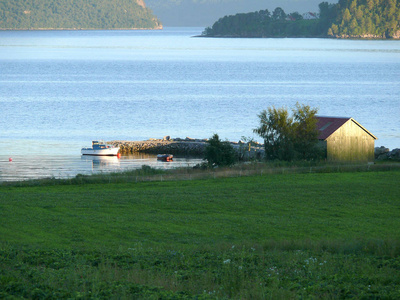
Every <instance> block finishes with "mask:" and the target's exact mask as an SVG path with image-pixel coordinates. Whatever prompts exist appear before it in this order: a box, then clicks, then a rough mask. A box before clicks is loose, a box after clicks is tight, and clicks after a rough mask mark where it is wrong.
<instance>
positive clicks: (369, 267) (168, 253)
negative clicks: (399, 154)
mask: <svg viewBox="0 0 400 300" xmlns="http://www.w3.org/2000/svg"><path fill="white" fill-rule="evenodd" d="M333 167H334V166H333ZM354 167H356V168H357V166H354ZM296 168H298V169H296ZM299 168H300V167H293V170H292V167H290V166H287V165H286V166H284V168H283V170H282V169H280V168H276V169H275V171H274V172H275V173H276V174H275V173H274V172H272V171H271V173H268V172H267V171H266V170H265V171H263V174H262V176H260V175H261V174H259V171H260V170H263V169H262V168H260V166H259V165H248V166H242V167H241V168H238V169H236V171H237V172H236V175H234V176H232V174H231V173H228V172H229V171H231V170H232V169H217V170H213V171H212V172H209V171H194V170H189V169H186V170H175V171H174V172H171V173H172V175H174V176H175V177H171V179H166V178H167V177H166V176H167V175H170V173H169V172H163V171H162V172H161V171H158V170H153V169H149V168H144V169H143V170H140V171H138V172H142V173H141V175H140V176H139V175H138V173H132V174H131V180H129V181H127V180H126V179H125V178H124V176H123V175H122V174H116V175H115V178H116V179H115V180H117V178H118V176H121V178H122V181H121V182H120V183H113V181H112V180H107V176H109V175H108V174H107V175H106V176H105V177H104V178H105V179H106V180H104V179H101V182H97V183H95V182H96V181H88V182H84V181H83V182H79V183H78V184H75V183H67V182H64V183H63V184H60V183H59V181H57V180H54V182H55V183H54V184H53V181H52V179H50V180H49V181H48V182H46V181H44V182H41V181H38V184H35V185H31V184H30V183H28V184H27V183H24V184H21V186H18V185H2V186H0V298H10V299H12V298H13V297H15V298H28V299H33V298H35V299H67V298H68V299H70V298H83V299H89V298H97V299H268V298H270V299H298V298H305V299H312V298H313V299H338V298H340V299H341V298H356V299H377V298H386V299H398V298H400V290H399V289H398V287H399V286H400V277H399V276H398V274H399V267H400V232H399V230H398V228H400V219H399V218H398V206H399V199H400V189H399V188H398V178H399V174H400V172H399V169H397V168H396V170H387V171H384V172H381V171H372V170H371V169H370V170H368V169H364V170H363V171H362V172H348V171H347V169H346V171H345V172H337V171H336V170H334V171H335V172H334V173H330V171H329V170H328V171H327V172H321V173H316V172H314V171H312V172H311V173H310V172H309V171H308V170H305V169H304V170H300V169H299ZM306 168H309V167H308V166H307V167H306ZM340 168H342V166H341V167H340ZM253 171H255V175H250V174H251V172H253ZM353 171H354V170H353ZM135 172H137V171H135ZM153 172H154V173H153ZM202 172H206V173H207V174H208V175H207V176H209V177H207V178H204V179H201V180H195V179H194V178H193V176H194V175H195V174H201V175H204V176H205V175H206V173H202ZM225 172H227V173H225ZM240 172H242V173H241V174H240ZM247 172H248V173H247ZM260 173H261V172H260ZM214 174H215V177H214ZM210 175H211V176H210ZM136 176H138V177H141V178H145V177H146V176H149V178H152V179H150V180H157V181H146V182H140V181H136V180H135V177H136ZM160 176H163V179H162V180H161V178H160ZM179 176H186V178H187V177H190V176H192V180H185V181H179V180H176V179H179ZM111 177H112V176H111ZM87 178H90V177H87ZM87 178H86V177H84V178H82V179H83V180H86V179H87ZM155 178H158V179H155ZM99 180H100V179H99ZM102 180H104V181H102ZM86 183H91V184H86Z"/></svg>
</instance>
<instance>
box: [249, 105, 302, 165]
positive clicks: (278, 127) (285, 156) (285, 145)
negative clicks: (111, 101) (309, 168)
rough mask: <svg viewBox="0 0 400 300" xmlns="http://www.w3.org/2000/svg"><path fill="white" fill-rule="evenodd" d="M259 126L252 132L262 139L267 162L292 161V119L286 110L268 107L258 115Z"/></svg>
mask: <svg viewBox="0 0 400 300" xmlns="http://www.w3.org/2000/svg"><path fill="white" fill-rule="evenodd" d="M258 117H259V119H260V126H259V127H258V128H255V129H254V130H253V132H254V133H256V134H258V135H259V136H260V137H261V138H263V139H264V147H265V157H266V159H268V160H275V159H278V160H288V161H290V160H292V159H293V158H294V149H293V137H292V134H293V131H292V127H293V119H292V118H291V117H290V116H289V113H288V111H287V109H285V108H275V107H268V109H267V110H263V111H262V112H261V113H260V114H259V115H258Z"/></svg>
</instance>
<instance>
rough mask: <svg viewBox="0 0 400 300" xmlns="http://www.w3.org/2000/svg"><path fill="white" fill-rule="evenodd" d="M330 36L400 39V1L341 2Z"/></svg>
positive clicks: (346, 0)
mask: <svg viewBox="0 0 400 300" xmlns="http://www.w3.org/2000/svg"><path fill="white" fill-rule="evenodd" d="M337 7H338V14H337V17H336V20H335V21H334V23H333V24H332V26H331V27H330V28H329V30H328V35H330V36H338V37H346V36H350V37H357V36H360V37H382V38H400V0H340V1H339V3H338V4H337Z"/></svg>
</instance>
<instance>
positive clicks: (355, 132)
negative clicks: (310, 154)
mask: <svg viewBox="0 0 400 300" xmlns="http://www.w3.org/2000/svg"><path fill="white" fill-rule="evenodd" d="M316 118H317V120H318V121H317V128H318V130H319V132H320V134H319V136H318V139H319V140H320V142H321V144H322V145H323V147H325V149H326V153H327V159H328V160H333V161H368V162H373V161H374V148H375V140H376V139H377V138H376V137H375V136H374V135H373V134H372V133H371V132H369V131H368V130H367V129H365V128H364V127H363V126H362V125H361V124H360V123H358V122H357V121H356V120H354V119H353V118H335V117H318V116H317V117H316Z"/></svg>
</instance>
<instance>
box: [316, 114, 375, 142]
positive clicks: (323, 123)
mask: <svg viewBox="0 0 400 300" xmlns="http://www.w3.org/2000/svg"><path fill="white" fill-rule="evenodd" d="M316 118H317V120H318V121H317V129H318V130H319V136H318V139H319V140H326V139H327V138H328V137H329V136H330V135H331V134H332V133H334V132H335V131H336V130H338V129H339V128H340V127H342V126H343V125H344V123H346V122H347V121H349V120H352V121H353V122H354V123H356V124H357V125H358V126H360V127H361V128H362V129H363V130H365V131H366V132H367V133H368V134H369V135H371V136H372V137H373V138H374V139H375V140H376V139H377V138H376V137H375V136H374V135H373V134H372V133H370V132H369V131H368V130H367V129H365V128H364V127H363V126H361V124H359V123H358V122H357V121H356V120H354V119H352V118H336V117H318V116H316Z"/></svg>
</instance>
